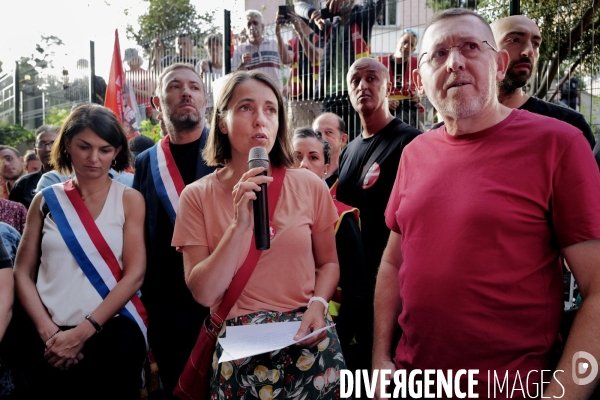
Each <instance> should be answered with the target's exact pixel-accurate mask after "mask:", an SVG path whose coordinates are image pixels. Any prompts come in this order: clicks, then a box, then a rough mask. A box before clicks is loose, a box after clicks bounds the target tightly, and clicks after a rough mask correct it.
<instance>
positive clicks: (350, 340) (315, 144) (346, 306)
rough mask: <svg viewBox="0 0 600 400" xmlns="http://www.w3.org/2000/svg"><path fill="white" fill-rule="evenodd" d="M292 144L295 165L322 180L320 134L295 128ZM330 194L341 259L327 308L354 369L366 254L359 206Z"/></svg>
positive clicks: (325, 153)
mask: <svg viewBox="0 0 600 400" xmlns="http://www.w3.org/2000/svg"><path fill="white" fill-rule="evenodd" d="M292 144H293V146H294V156H295V159H296V164H295V165H296V167H299V168H304V169H307V170H309V171H311V172H313V173H315V174H316V175H317V176H318V177H320V178H321V179H324V178H325V175H326V174H327V170H328V168H329V160H330V153H329V152H330V146H329V143H328V142H327V141H326V140H324V139H323V135H321V133H320V132H319V131H315V130H313V129H312V128H310V127H304V128H298V129H296V130H295V131H294V137H293V138H292ZM325 184H327V183H326V182H325ZM330 193H331V192H330ZM332 197H333V204H335V207H336V209H337V212H338V221H337V223H336V224H335V243H336V248H337V255H338V260H339V262H340V282H339V285H338V290H336V292H335V294H334V296H333V298H332V299H331V301H330V302H329V311H330V312H331V315H332V316H333V317H334V320H335V323H336V326H335V329H336V330H337V332H338V335H339V337H340V342H341V345H342V350H343V351H344V357H345V359H346V364H347V365H348V369H350V370H351V371H354V370H355V369H358V368H354V367H355V366H354V365H352V364H353V362H354V360H353V357H352V355H353V350H354V344H356V340H357V339H358V340H360V338H361V334H362V331H364V330H365V329H364V325H365V324H364V323H363V320H362V319H361V318H357V315H366V312H367V307H366V306H367V298H368V296H367V294H368V293H367V290H366V289H367V288H366V286H365V282H366V281H367V280H366V279H367V274H366V266H365V254H364V251H363V246H362V238H361V235H360V220H359V212H358V209H357V208H353V207H350V206H348V205H346V204H344V203H342V202H340V201H338V200H337V199H335V195H334V193H332ZM342 300H343V301H342Z"/></svg>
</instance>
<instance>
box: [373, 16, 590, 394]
mask: <svg viewBox="0 0 600 400" xmlns="http://www.w3.org/2000/svg"><path fill="white" fill-rule="evenodd" d="M422 40H423V41H422V51H423V52H422V53H421V54H420V56H419V61H418V67H417V69H416V70H415V71H414V73H413V78H414V80H415V84H416V86H417V89H418V90H419V94H421V95H427V96H428V98H429V100H430V101H431V103H432V104H433V105H434V106H435V107H436V109H437V110H438V112H439V113H440V114H441V116H442V117H443V119H444V121H446V124H445V126H443V127H440V128H438V129H434V130H431V131H429V132H425V133H423V134H422V135H419V136H418V137H417V138H415V139H414V140H413V141H412V142H411V143H410V144H409V145H408V146H407V147H406V148H405V149H404V151H403V153H402V158H401V160H400V166H399V169H398V174H397V177H396V181H395V183H394V188H393V190H392V192H391V196H390V201H389V203H388V206H387V209H386V212H385V220H386V224H387V226H388V227H389V228H390V229H391V230H392V232H391V233H390V236H389V240H388V242H387V246H386V248H385V252H384V254H383V257H382V260H381V266H380V268H379V274H378V276H377V287H376V290H375V334H374V335H375V337H374V343H375V346H374V348H373V369H374V370H380V371H381V370H383V369H387V370H391V371H392V373H395V372H396V370H398V371H399V372H402V371H404V372H406V375H409V374H410V376H411V381H412V378H413V376H414V375H413V372H415V375H416V376H417V379H419V380H421V378H423V375H425V378H424V379H422V381H421V382H418V383H417V384H411V385H410V386H412V387H411V388H410V389H413V390H411V396H410V397H419V398H420V397H422V396H421V395H415V394H413V393H414V389H415V387H416V388H417V391H421V390H420V388H421V389H424V388H425V387H426V386H427V385H428V382H432V381H435V378H434V377H432V376H431V375H430V374H425V373H424V372H422V371H424V370H425V371H427V370H429V371H432V370H436V371H437V373H438V374H439V373H442V374H443V375H445V372H446V371H449V375H451V376H448V378H446V376H444V381H446V379H452V380H454V385H452V388H453V389H454V390H452V388H448V387H447V386H445V387H442V386H439V387H438V388H437V389H438V392H437V394H438V395H437V397H438V398H439V397H444V398H456V397H465V394H466V391H467V390H469V392H470V393H473V394H478V395H479V397H480V398H489V397H492V396H491V394H490V393H491V392H489V391H488V388H489V386H488V385H490V384H494V379H495V378H494V377H498V376H501V377H503V378H500V379H505V382H506V381H507V382H508V384H502V385H503V386H500V387H499V388H498V390H499V392H500V394H499V395H498V394H496V393H494V395H493V397H495V398H513V399H515V398H529V397H536V398H538V397H544V398H550V397H553V396H555V397H563V396H564V394H565V393H566V395H567V396H566V397H568V398H569V399H585V398H589V396H590V395H591V394H592V391H593V389H594V386H595V383H596V382H597V379H596V380H594V378H593V377H592V379H589V381H588V380H587V379H586V380H585V381H584V380H583V379H579V375H577V376H573V375H575V373H573V375H572V374H571V366H573V371H575V369H574V368H575V364H576V361H578V357H586V358H587V359H588V360H589V359H593V358H594V357H595V359H598V358H599V357H600V335H599V333H598V330H597V329H594V326H595V324H596V322H597V321H598V320H599V319H600V274H599V273H598V268H597V267H598V264H599V263H600V240H599V238H600V202H598V201H590V199H598V198H600V174H598V173H590V169H592V168H594V166H595V161H594V158H593V156H592V153H591V152H590V149H589V144H588V143H587V141H586V140H585V138H584V137H583V135H582V133H581V131H580V130H579V129H576V128H574V127H573V126H571V125H569V124H567V123H565V122H562V121H558V120H555V119H552V118H549V117H545V116H542V115H537V114H533V113H530V112H527V111H523V110H517V109H511V108H509V107H506V106H504V105H502V104H501V103H500V102H499V101H498V96H497V83H498V82H500V81H502V80H503V79H504V75H505V72H506V69H507V67H508V64H509V55H508V52H507V51H505V50H500V51H498V50H497V49H496V43H495V41H494V36H493V34H492V30H491V28H490V26H489V25H488V24H487V22H486V21H485V20H484V19H483V18H482V17H481V16H480V15H478V14H477V13H475V12H473V11H472V10H469V9H464V8H460V9H458V8H454V9H448V10H445V11H443V12H441V13H439V14H436V15H435V16H434V17H433V18H432V20H431V22H430V23H429V24H428V26H427V27H426V28H425V32H424V34H423V39H422ZM561 257H564V258H565V259H566V260H567V262H568V264H569V266H570V267H571V270H572V272H573V274H574V275H575V277H576V279H577V282H578V284H579V287H580V289H581V291H582V297H583V299H584V300H583V303H582V305H581V307H580V308H579V311H578V313H577V316H576V317H575V321H574V323H573V326H572V328H571V331H570V334H569V337H568V340H567V342H566V345H565V347H564V351H563V352H562V358H561V359H560V361H559V362H558V365H557V366H556V368H553V365H552V360H551V356H552V354H553V347H554V346H555V345H556V344H558V343H560V342H561V339H560V336H559V325H560V320H561V317H562V313H563V307H564V305H563V298H562V297H563V275H562V269H561V262H560V260H561ZM399 331H401V334H402V336H401V338H400V341H399V342H398V341H397V340H395V339H394V337H395V334H396V333H398V332H399ZM580 352H585V356H582V355H581V354H582V353H580ZM588 353H589V354H588ZM579 365H581V363H579ZM466 369H468V370H469V371H470V372H469V374H468V375H469V377H467V374H465V372H464V370H466ZM417 370H418V371H417ZM461 370H462V374H461ZM474 370H478V371H474ZM544 370H545V371H546V376H545V377H544V376H543V372H541V371H544ZM550 370H555V373H554V375H550V374H549V372H550ZM525 371H527V372H525ZM524 375H527V380H526V382H525V378H523V379H521V378H522V377H523V376H524ZM591 375H594V374H591ZM437 376H438V378H437V379H438V380H437V382H439V379H440V375H437ZM588 376H590V374H588ZM504 377H505V378H504ZM586 378H587V377H586ZM542 381H544V382H548V381H550V383H549V384H548V385H547V386H546V385H545V384H543V383H541V382H542ZM423 382H424V384H423ZM517 382H518V383H517ZM523 383H524V385H523ZM419 384H421V385H423V386H421V387H420V388H419ZM515 385H516V386H517V387H518V389H517V392H516V393H515ZM375 387H379V385H375ZM494 387H495V388H496V386H494ZM510 388H512V390H511V389H510ZM405 389H406V388H405ZM425 390H427V392H431V389H425ZM541 392H543V393H541ZM459 393H460V395H459ZM379 394H381V393H379ZM421 394H422V391H421ZM424 397H428V396H424ZM469 397H473V396H469Z"/></svg>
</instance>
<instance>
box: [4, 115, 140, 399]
mask: <svg viewBox="0 0 600 400" xmlns="http://www.w3.org/2000/svg"><path fill="white" fill-rule="evenodd" d="M51 163H52V164H53V166H54V167H55V168H56V169H57V170H59V171H60V172H61V173H63V174H71V173H74V174H75V177H74V178H72V179H70V180H68V181H67V182H64V183H60V184H56V185H53V186H50V187H48V188H46V189H45V190H44V191H42V193H38V194H37V195H36V196H35V198H34V199H33V202H32V203H31V207H30V214H29V218H28V219H27V224H26V226H25V233H24V235H23V240H22V241H21V245H20V247H19V250H18V253H17V260H16V265H15V281H16V289H17V295H18V298H19V300H20V302H21V304H22V306H23V308H24V309H25V311H26V313H27V314H28V315H29V317H30V319H31V321H32V322H33V325H34V327H35V330H36V331H37V337H34V340H32V343H28V344H29V346H30V349H29V351H27V352H26V353H25V354H26V355H29V356H30V357H31V358H30V359H29V360H27V362H28V369H27V371H26V374H27V379H28V384H29V386H30V388H31V389H32V391H33V394H32V396H35V397H32V398H62V399H75V398H77V399H82V398H85V399H96V398H97V399H107V398H111V399H134V398H137V396H138V394H139V388H140V387H141V377H142V367H143V363H144V359H145V353H146V343H145V337H144V336H145V329H146V328H145V324H144V320H145V311H144V310H143V307H141V303H140V301H139V298H138V296H137V294H136V292H137V291H138V289H139V288H140V286H141V284H142V280H143V276H144V271H145V256H144V255H145V254H146V253H145V250H144V239H143V238H144V232H143V226H144V217H145V215H144V212H145V211H144V209H145V208H144V206H143V204H144V199H143V197H142V196H141V195H140V194H139V193H138V192H136V191H135V190H132V189H129V188H127V187H126V186H125V185H123V184H121V183H118V182H116V181H113V180H112V179H111V178H110V177H109V175H108V171H109V169H110V168H111V166H112V167H113V169H115V170H116V171H122V170H124V169H125V168H127V167H128V166H129V164H130V155H129V150H128V148H127V141H126V136H125V133H124V131H123V129H122V127H121V125H120V123H119V121H118V120H117V119H116V117H115V115H114V114H113V113H112V112H111V111H110V110H108V109H106V108H103V107H101V106H98V105H93V104H86V105H81V106H79V107H77V108H76V109H74V110H73V112H72V113H71V115H70V116H69V117H68V118H67V120H66V121H65V122H64V124H63V126H62V128H61V130H60V133H59V135H58V137H57V139H56V141H55V144H54V146H53V148H52V153H51ZM38 396H39V397H38Z"/></svg>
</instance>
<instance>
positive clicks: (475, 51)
mask: <svg viewBox="0 0 600 400" xmlns="http://www.w3.org/2000/svg"><path fill="white" fill-rule="evenodd" d="M481 43H482V44H483V43H485V44H487V45H488V46H490V48H491V49H492V50H494V51H495V52H496V53H497V52H498V50H496V48H495V47H494V46H492V45H491V44H489V43H488V42H487V40H484V41H482V42H481ZM454 48H456V49H458V52H459V53H460V54H461V55H462V56H463V57H464V58H468V59H470V60H472V59H475V58H477V57H479V55H480V54H481V52H482V51H483V50H485V49H482V48H481V45H480V44H479V43H476V42H464V43H463V44H461V45H458V46H450V47H440V48H438V49H436V50H434V51H432V52H431V55H430V56H429V58H427V59H426V60H425V62H426V63H427V62H428V63H429V64H430V65H431V66H432V67H433V68H437V67H439V66H441V65H442V64H445V63H446V60H447V59H448V57H449V56H450V52H451V51H452V49H454ZM425 54H429V52H425V53H423V54H421V57H419V62H418V63H417V67H420V66H421V60H423V56H425Z"/></svg>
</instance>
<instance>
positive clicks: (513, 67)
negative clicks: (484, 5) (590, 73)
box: [491, 15, 595, 148]
mask: <svg viewBox="0 0 600 400" xmlns="http://www.w3.org/2000/svg"><path fill="white" fill-rule="evenodd" d="M491 27H492V31H493V33H494V39H495V40H496V43H497V44H498V50H506V51H508V54H509V56H510V62H509V64H508V69H507V70H506V75H505V77H504V79H503V80H502V81H501V82H500V83H499V84H498V89H499V90H498V100H499V101H500V103H502V104H503V105H505V106H507V107H510V108H518V109H521V110H527V111H529V112H532V113H535V114H540V115H545V116H547V117H551V118H555V119H558V120H561V121H564V122H566V123H568V124H571V125H573V126H574V127H576V128H578V129H579V130H581V131H582V132H583V135H584V136H585V138H586V139H587V141H588V142H589V143H590V146H591V147H592V148H593V147H594V144H595V140H594V135H593V134H592V130H591V128H590V126H589V124H588V123H587V122H586V120H585V118H584V117H583V115H582V114H580V113H578V112H577V111H573V110H571V109H569V108H567V107H562V106H559V105H556V104H552V103H548V102H546V101H543V100H540V99H537V98H534V97H531V96H529V95H528V94H527V93H525V91H524V90H523V87H524V86H525V85H526V84H527V82H528V81H529V78H531V74H532V71H533V69H534V68H535V66H536V64H537V61H538V58H539V55H540V54H539V47H540V45H541V44H542V36H541V34H540V30H539V28H538V26H537V25H536V24H535V22H533V21H532V20H530V19H529V18H527V17H525V16H522V15H513V16H510V17H506V18H501V19H499V20H497V21H495V22H493V23H492V25H491Z"/></svg>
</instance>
